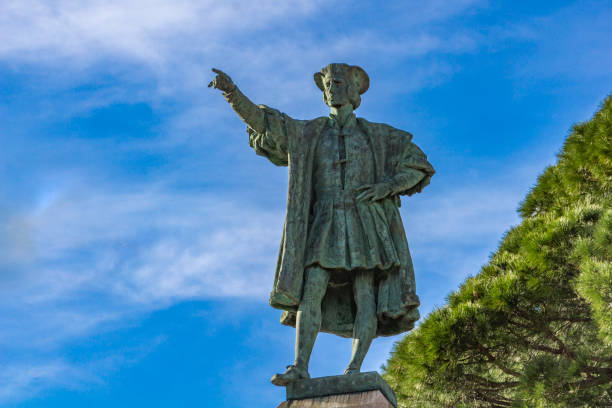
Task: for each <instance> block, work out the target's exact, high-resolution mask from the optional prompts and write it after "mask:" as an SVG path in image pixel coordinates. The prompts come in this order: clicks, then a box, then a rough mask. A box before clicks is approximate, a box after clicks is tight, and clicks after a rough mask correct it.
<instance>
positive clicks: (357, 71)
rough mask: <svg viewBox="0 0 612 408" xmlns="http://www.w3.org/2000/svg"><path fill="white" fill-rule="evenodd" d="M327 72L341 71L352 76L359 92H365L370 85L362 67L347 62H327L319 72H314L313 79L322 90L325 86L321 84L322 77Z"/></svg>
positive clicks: (344, 74) (346, 75)
mask: <svg viewBox="0 0 612 408" xmlns="http://www.w3.org/2000/svg"><path fill="white" fill-rule="evenodd" d="M328 73H341V74H342V75H343V76H344V77H349V78H352V79H353V80H354V81H355V82H357V84H358V86H359V94H360V95H361V94H363V93H365V91H367V90H368V88H369V87H370V77H369V76H368V74H366V72H365V71H364V70H363V68H361V67H358V66H357V65H348V64H338V63H334V64H329V65H328V66H326V67H325V68H323V69H322V70H321V71H320V72H317V73H315V74H314V81H315V84H317V87H318V88H319V89H320V90H321V91H324V90H325V87H324V86H323V77H324V76H325V75H326V74H328Z"/></svg>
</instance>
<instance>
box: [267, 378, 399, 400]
mask: <svg viewBox="0 0 612 408" xmlns="http://www.w3.org/2000/svg"><path fill="white" fill-rule="evenodd" d="M357 407H364V408H396V407H397V402H396V398H395V393H394V392H393V390H392V389H391V387H389V384H387V383H386V382H385V380H383V379H382V377H381V376H380V374H378V373H377V372H375V371H372V372H368V373H357V374H350V375H336V376H330V377H319V378H312V379H309V380H299V381H296V382H294V383H291V384H289V385H288V386H287V401H285V402H283V403H282V404H281V405H279V406H278V408H357Z"/></svg>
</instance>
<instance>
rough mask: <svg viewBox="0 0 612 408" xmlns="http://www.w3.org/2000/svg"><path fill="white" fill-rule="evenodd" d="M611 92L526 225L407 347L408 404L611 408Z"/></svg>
mask: <svg viewBox="0 0 612 408" xmlns="http://www.w3.org/2000/svg"><path fill="white" fill-rule="evenodd" d="M611 204H612V95H611V96H609V97H608V98H607V99H606V100H605V101H604V103H603V104H602V107H601V109H600V111H599V112H597V113H596V114H595V115H594V117H593V118H592V119H591V120H590V121H588V122H585V123H581V124H578V125H576V126H574V127H573V129H572V132H571V133H570V135H569V136H568V138H567V140H566V142H565V145H564V147H563V149H562V151H561V152H560V153H559V157H558V161H557V164H556V165H554V166H550V167H548V168H547V169H546V170H545V171H544V172H543V174H542V175H541V176H540V177H539V178H538V180H537V183H536V185H535V186H534V187H533V189H532V190H531V191H530V193H529V194H528V195H527V197H526V198H525V200H524V201H523V203H522V204H521V205H520V208H519V212H520V214H521V217H522V221H521V223H520V224H519V225H518V226H516V227H514V228H512V229H510V230H509V231H508V232H507V233H506V235H505V236H504V238H503V240H502V242H501V244H500V246H499V249H498V250H497V251H496V252H495V253H494V254H493V255H492V256H491V258H490V260H489V262H488V264H486V265H485V266H484V267H483V268H482V270H481V271H480V273H479V274H478V275H476V276H473V277H470V278H468V279H467V280H466V281H465V282H464V283H463V284H462V285H461V286H460V287H459V289H458V290H457V291H455V292H454V293H452V294H450V295H449V297H448V302H447V304H446V305H445V306H444V307H441V308H439V309H436V310H434V311H433V312H432V313H431V314H429V315H428V316H427V317H426V318H425V319H424V321H423V322H422V323H421V324H420V326H419V327H418V328H417V329H415V330H414V331H412V332H411V333H410V334H409V335H407V336H406V337H405V338H404V339H403V340H401V341H400V342H398V343H397V344H396V346H395V348H394V351H393V353H392V355H391V358H390V359H389V361H388V362H387V364H386V366H385V367H384V371H385V373H384V377H385V379H386V380H387V382H389V384H390V385H391V386H392V387H393V388H394V389H395V391H396V393H397V395H398V400H399V405H400V406H401V407H411V408H412V407H597V406H611V405H612V205H611Z"/></svg>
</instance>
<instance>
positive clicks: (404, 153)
mask: <svg viewBox="0 0 612 408" xmlns="http://www.w3.org/2000/svg"><path fill="white" fill-rule="evenodd" d="M260 108H261V109H263V111H264V112H265V128H266V129H265V131H264V132H263V133H260V132H257V131H255V130H253V129H251V128H247V132H248V133H249V143H250V145H251V147H253V149H254V150H255V152H256V153H257V154H259V155H262V156H265V157H266V158H268V159H269V160H270V161H271V162H272V163H274V164H276V165H278V166H289V189H288V195H287V216H286V219H285V224H284V228H283V235H282V239H281V245H280V250H279V254H278V262H277V265H276V271H275V274H274V284H273V287H272V292H271V294H270V305H271V306H273V307H275V308H278V309H281V310H284V312H283V314H282V316H281V323H283V324H287V325H290V326H295V318H296V311H297V308H298V306H299V304H300V300H301V296H302V288H303V285H304V267H305V256H306V245H307V234H308V226H309V221H310V219H309V217H310V216H311V207H312V190H313V188H312V183H313V180H312V178H313V177H312V176H313V165H314V151H315V148H316V145H317V141H318V139H319V137H320V136H321V134H322V132H323V130H324V129H325V126H326V125H327V123H328V121H329V118H327V117H320V118H316V119H313V120H308V121H305V120H295V119H292V118H290V117H289V116H287V115H286V114H283V113H281V112H279V111H277V110H275V109H272V108H269V107H267V106H263V105H260ZM357 123H358V126H359V127H360V128H361V130H362V131H363V132H364V133H365V134H366V135H367V137H368V138H369V141H370V146H371V148H372V155H373V159H374V169H375V170H374V171H375V173H376V174H375V177H374V179H375V182H376V183H379V182H385V181H389V180H391V179H392V178H393V177H394V176H396V175H397V174H398V173H400V172H402V171H406V170H407V169H413V170H418V171H420V172H421V173H422V174H423V178H422V179H421V181H419V182H418V183H417V184H416V185H414V186H412V187H411V188H409V189H407V190H405V191H401V192H397V193H398V194H396V195H393V196H391V197H389V198H386V199H383V200H380V201H377V202H375V203H373V204H371V205H372V206H373V210H374V212H375V213H377V214H378V215H379V216H378V217H376V218H375V220H376V221H375V223H376V224H377V225H375V227H376V228H388V229H389V230H390V234H391V236H392V237H393V241H394V242H395V244H396V246H399V248H397V249H398V252H399V254H400V265H399V266H398V267H394V268H392V269H390V270H386V271H377V273H378V275H377V277H376V303H377V317H378V329H377V336H390V335H394V334H398V333H403V332H405V331H408V330H410V329H412V327H413V326H414V322H415V321H416V320H418V318H419V312H418V309H417V307H418V306H419V298H418V296H417V295H416V293H415V282H414V269H413V266H412V260H411V258H410V252H409V250H408V243H407V241H406V235H405V232H404V229H403V226H402V223H401V218H400V216H399V210H398V208H399V206H400V205H401V202H400V199H399V196H398V195H412V194H414V193H418V192H420V191H421V190H422V189H423V188H424V187H425V186H426V185H427V184H429V181H430V179H431V176H432V175H433V174H434V169H433V167H432V166H431V164H429V162H428V161H427V157H426V156H425V154H424V153H423V152H422V151H421V150H420V149H419V148H418V147H417V146H416V145H415V144H414V143H412V142H411V139H412V135H411V134H410V133H408V132H405V131H402V130H399V129H396V128H393V127H391V126H389V125H386V124H382V123H372V122H369V121H367V120H365V119H362V118H357ZM388 220H395V221H392V223H393V225H389V222H388ZM322 314H323V317H322V323H321V330H322V331H326V332H329V333H334V334H337V335H340V336H343V337H351V336H352V332H353V324H354V320H355V304H354V301H353V293H352V290H351V287H350V285H340V286H337V285H330V286H329V287H328V290H327V293H326V295H325V297H324V299H323V304H322Z"/></svg>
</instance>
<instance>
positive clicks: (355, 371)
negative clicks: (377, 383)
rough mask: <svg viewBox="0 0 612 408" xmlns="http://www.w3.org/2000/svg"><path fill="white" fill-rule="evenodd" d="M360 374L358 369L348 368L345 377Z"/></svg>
mask: <svg viewBox="0 0 612 408" xmlns="http://www.w3.org/2000/svg"><path fill="white" fill-rule="evenodd" d="M358 372H359V370H358V369H356V368H351V367H348V368H347V369H346V370H344V375H350V374H357V373H358Z"/></svg>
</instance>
